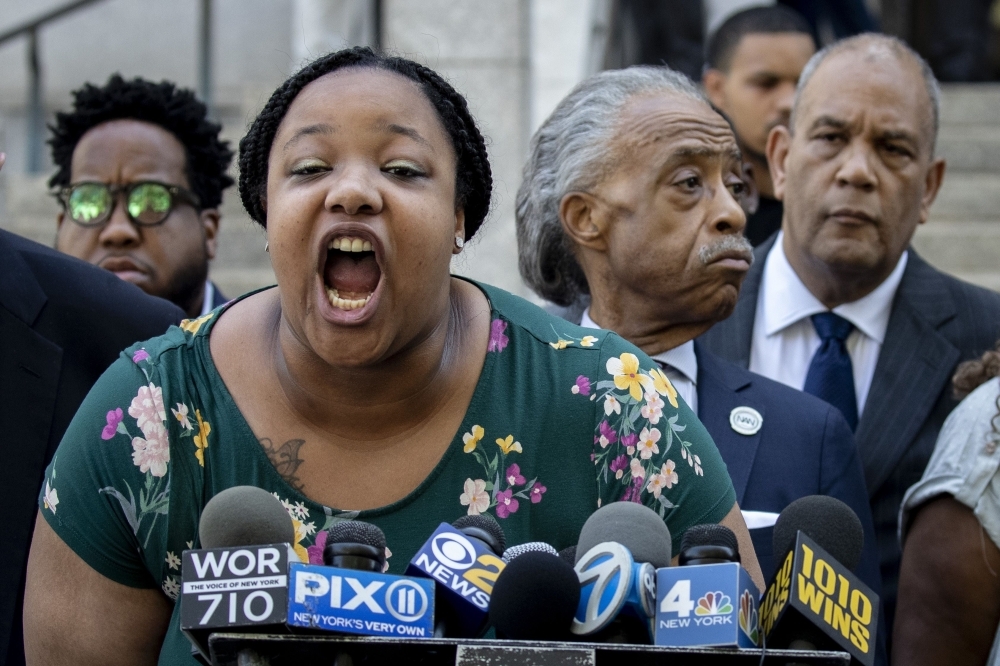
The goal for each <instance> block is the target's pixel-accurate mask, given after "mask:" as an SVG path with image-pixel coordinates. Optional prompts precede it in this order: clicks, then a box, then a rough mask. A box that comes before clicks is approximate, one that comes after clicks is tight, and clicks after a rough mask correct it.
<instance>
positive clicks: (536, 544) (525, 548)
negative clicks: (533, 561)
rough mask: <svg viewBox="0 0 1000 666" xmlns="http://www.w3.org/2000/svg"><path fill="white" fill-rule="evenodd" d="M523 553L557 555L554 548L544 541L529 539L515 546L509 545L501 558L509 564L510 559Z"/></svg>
mask: <svg viewBox="0 0 1000 666" xmlns="http://www.w3.org/2000/svg"><path fill="white" fill-rule="evenodd" d="M525 553H548V554H549V555H555V556H556V557H558V556H559V553H558V552H556V549H555V548H553V547H552V546H550V545H549V544H547V543H545V542H544V541H529V542H528V543H519V544H517V545H515V546H511V547H510V548H508V549H507V550H505V551H503V557H502V558H501V559H502V560H503V561H504V563H505V564H510V561H511V560H513V559H514V558H515V557H520V556H521V555H524V554H525Z"/></svg>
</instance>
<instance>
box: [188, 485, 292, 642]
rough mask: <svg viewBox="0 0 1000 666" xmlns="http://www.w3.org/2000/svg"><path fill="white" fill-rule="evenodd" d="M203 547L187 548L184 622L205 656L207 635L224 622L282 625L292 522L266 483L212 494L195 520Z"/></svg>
mask: <svg viewBox="0 0 1000 666" xmlns="http://www.w3.org/2000/svg"><path fill="white" fill-rule="evenodd" d="M198 538H199V540H200V541H201V546H202V548H199V549H195V550H186V551H184V553H182V565H181V595H180V600H179V603H180V614H181V618H180V625H181V631H182V632H184V634H186V635H187V637H188V639H189V640H190V641H191V643H192V645H193V646H194V651H196V652H198V653H200V654H201V655H202V656H203V657H204V658H205V659H208V658H209V656H208V636H209V634H210V633H212V632H213V631H217V630H219V629H222V628H226V629H230V628H244V627H245V628H252V629H254V630H258V629H259V630H266V631H278V632H282V631H284V622H285V618H286V616H287V611H288V575H287V574H288V562H289V557H291V558H292V559H297V558H295V556H294V555H293V554H292V553H293V552H294V551H292V550H291V546H290V545H289V544H291V543H292V542H294V540H295V530H294V527H293V526H292V520H291V518H290V517H289V516H288V513H287V512H286V511H285V509H284V507H283V506H281V502H280V501H278V499H277V498H275V497H274V496H273V495H271V494H270V493H268V492H267V491H266V490H263V489H261V488H256V487H254V486H234V487H232V488H227V489H226V490H223V491H222V492H220V493H218V494H217V495H215V496H214V497H213V498H212V499H210V500H209V501H208V503H207V504H206V505H205V508H204V509H202V513H201V520H200V521H199V523H198Z"/></svg>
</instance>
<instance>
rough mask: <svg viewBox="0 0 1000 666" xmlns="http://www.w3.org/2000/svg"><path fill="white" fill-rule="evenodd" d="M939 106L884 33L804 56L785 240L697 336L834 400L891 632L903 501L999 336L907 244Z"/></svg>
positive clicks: (931, 184) (781, 180) (995, 325)
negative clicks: (851, 453) (954, 380)
mask: <svg viewBox="0 0 1000 666" xmlns="http://www.w3.org/2000/svg"><path fill="white" fill-rule="evenodd" d="M937 96H938V88H937V83H936V82H935V81H934V77H933V74H931V72H930V69H929V68H928V67H927V66H926V63H924V62H923V61H922V60H920V58H919V56H917V55H916V54H914V53H913V52H912V51H911V50H910V49H909V48H908V47H907V46H906V45H905V44H903V43H902V42H899V41H897V40H894V39H893V38H890V37H886V36H883V35H862V36H860V37H856V38H852V39H849V40H845V41H843V42H838V43H837V44H835V45H833V46H832V47H829V48H828V49H825V50H824V51H821V52H820V53H818V54H817V55H816V56H815V57H814V58H813V60H812V61H810V64H809V65H807V67H806V69H805V71H804V72H803V76H802V80H801V82H800V84H799V90H798V93H797V99H796V103H795V107H794V110H793V113H792V123H791V125H790V126H789V128H783V127H778V128H775V129H774V130H772V132H771V135H770V137H769V140H768V162H769V164H770V165H771V175H772V178H773V180H774V182H775V192H776V194H777V195H778V197H779V198H782V199H784V202H785V213H784V220H783V224H782V231H781V232H779V233H778V234H777V236H776V237H775V238H772V239H771V240H769V241H768V242H767V243H765V244H763V245H761V246H759V247H758V248H757V250H756V256H757V261H756V262H755V264H754V266H753V268H752V269H751V270H750V272H749V273H748V275H747V278H746V281H745V282H744V284H743V290H742V293H741V294H740V300H739V302H738V303H737V305H736V309H735V311H734V312H733V315H732V316H731V317H730V318H729V319H727V320H725V321H723V322H721V323H719V324H717V325H716V326H715V327H714V328H712V329H711V330H710V331H709V332H708V333H707V334H705V335H704V336H703V337H702V341H703V343H704V345H705V346H706V347H707V348H709V349H711V350H712V351H713V352H715V353H717V354H719V355H720V356H722V357H724V358H726V359H728V360H730V361H733V362H735V363H738V364H739V365H741V366H743V367H749V369H750V370H752V371H755V372H760V373H761V374H765V375H767V376H769V377H771V378H773V379H777V380H778V381H781V382H783V383H786V384H789V385H791V386H793V387H794V388H800V389H801V388H804V389H805V390H806V391H807V392H811V393H813V394H814V395H817V396H819V397H822V398H823V399H824V400H827V401H828V402H830V403H831V404H834V405H836V406H837V407H838V408H839V409H840V410H841V411H842V412H843V413H844V414H845V416H846V417H847V420H848V422H849V423H851V424H852V426H853V427H855V428H856V430H855V433H856V435H855V439H856V441H857V445H858V450H859V453H860V455H861V460H862V463H863V465H864V471H865V479H866V483H867V488H868V495H869V498H870V503H871V507H872V515H873V518H874V521H875V530H876V535H877V538H878V546H879V557H880V561H881V569H882V581H883V590H884V597H883V604H884V607H885V609H886V614H887V617H886V619H887V620H889V621H890V622H891V620H892V617H893V614H894V610H895V597H896V587H897V580H898V575H899V574H898V572H899V560H900V551H899V544H898V541H897V536H896V527H897V519H898V512H899V506H900V502H901V500H902V497H903V494H904V493H905V492H906V490H907V488H909V487H910V486H911V485H913V484H914V483H916V482H917V481H918V480H919V479H920V476H921V473H922V472H923V470H924V467H925V465H926V464H927V461H928V459H929V457H930V454H931V451H932V450H933V448H934V442H935V440H936V438H937V434H938V430H939V429H940V427H941V424H942V422H943V421H944V419H945V417H946V416H947V415H948V413H949V412H950V411H951V409H952V408H953V407H954V405H955V401H954V399H953V397H952V395H951V392H950V390H949V387H948V380H949V378H950V377H951V375H952V373H953V371H954V369H955V366H956V365H957V364H958V362H959V361H962V360H967V359H970V358H973V357H976V356H978V355H979V354H981V353H982V352H983V351H985V350H986V349H989V348H991V347H992V346H993V343H994V341H995V340H996V338H997V337H998V334H1000V295H998V294H996V293H994V292H991V291H987V290H985V289H981V288H978V287H974V286H972V285H969V284H966V283H963V282H961V281H959V280H957V279H955V278H952V277H949V276H947V275H945V274H943V273H941V272H940V271H937V270H935V269H934V268H932V267H931V266H929V265H928V264H927V263H926V262H924V261H923V260H922V259H921V258H920V257H919V256H918V255H917V254H916V252H914V251H913V249H912V248H910V247H909V243H910V239H911V238H912V236H913V232H914V230H915V229H916V227H917V225H918V224H920V223H922V222H924V221H926V219H927V216H928V210H929V208H930V206H931V204H932V202H933V201H934V197H935V195H936V194H937V191H938V188H939V187H940V185H941V181H942V179H943V177H944V161H943V160H941V159H936V158H935V157H934V142H935V137H936V133H937V122H938V120H937V119H938V101H937ZM890 626H891V625H890Z"/></svg>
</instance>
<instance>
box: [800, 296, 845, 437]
mask: <svg viewBox="0 0 1000 666" xmlns="http://www.w3.org/2000/svg"><path fill="white" fill-rule="evenodd" d="M812 323H813V327H815V329H816V333H817V334H819V339H820V340H821V341H822V343H821V344H820V346H819V349H817V350H816V354H815V355H813V358H812V362H811V363H810V364H809V372H808V374H806V385H805V388H804V389H803V390H804V391H805V392H806V393H810V394H812V395H814V396H816V397H817V398H820V399H822V400H825V401H827V402H828V403H830V404H831V405H833V406H834V407H836V408H837V409H839V410H840V411H841V413H842V414H843V415H844V418H845V419H847V423H848V424H849V425H850V426H851V430H854V429H855V428H856V427H857V425H858V398H857V396H856V395H855V393H854V369H853V366H852V365H851V356H850V354H848V353H847V346H846V345H845V344H844V342H845V341H846V340H847V336H848V335H850V334H851V331H853V330H854V324H852V323H851V322H849V321H847V320H846V319H844V318H843V317H841V316H840V315H835V314H833V313H832V312H821V313H819V314H814V315H813V316H812Z"/></svg>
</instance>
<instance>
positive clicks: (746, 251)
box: [698, 235, 753, 266]
mask: <svg viewBox="0 0 1000 666" xmlns="http://www.w3.org/2000/svg"><path fill="white" fill-rule="evenodd" d="M730 252H739V253H740V254H742V255H743V258H744V259H746V260H747V261H748V262H750V265H751V266H753V245H751V244H750V241H748V240H747V239H746V238H744V237H743V236H742V235H733V236H726V237H725V238H723V239H721V240H718V241H716V242H714V243H711V244H710V245H703V246H702V247H701V249H700V250H698V259H700V260H701V263H703V264H710V263H712V262H713V261H715V260H716V259H718V258H719V257H721V256H722V255H724V254H728V253H730Z"/></svg>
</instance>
